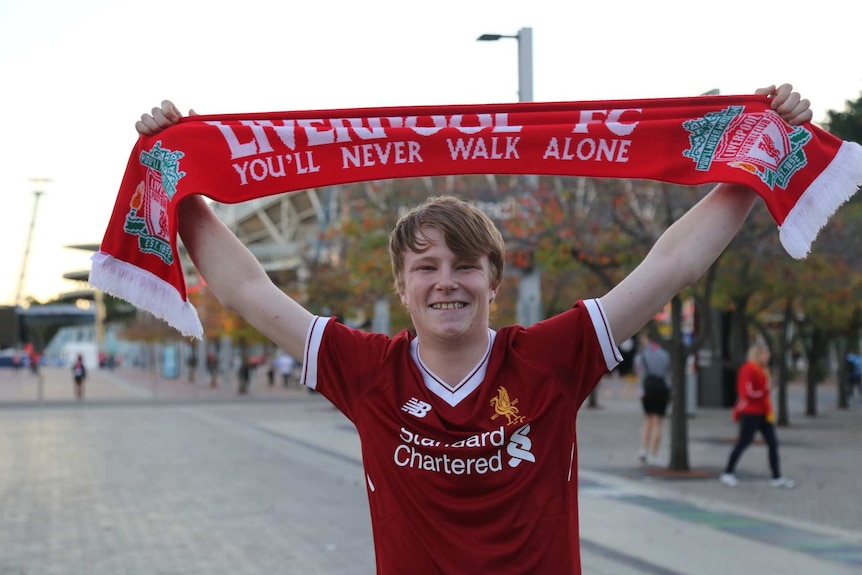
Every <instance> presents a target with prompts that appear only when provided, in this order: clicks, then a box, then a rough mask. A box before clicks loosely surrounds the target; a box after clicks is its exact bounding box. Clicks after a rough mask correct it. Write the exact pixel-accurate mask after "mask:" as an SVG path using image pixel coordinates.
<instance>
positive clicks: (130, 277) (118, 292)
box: [90, 251, 204, 339]
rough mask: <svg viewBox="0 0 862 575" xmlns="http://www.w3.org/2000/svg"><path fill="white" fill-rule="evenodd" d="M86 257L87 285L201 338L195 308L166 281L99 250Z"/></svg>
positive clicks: (183, 332)
mask: <svg viewBox="0 0 862 575" xmlns="http://www.w3.org/2000/svg"><path fill="white" fill-rule="evenodd" d="M90 259H91V260H92V261H93V265H92V267H91V269H90V285H91V286H93V287H94V288H96V289H100V290H102V291H104V292H107V293H110V294H111V295H114V296H117V297H119V298H122V299H124V300H126V301H128V302H129V303H131V304H132V305H134V306H135V307H138V308H141V309H144V310H146V311H148V312H150V313H151V314H153V315H154V316H156V317H158V318H161V319H163V320H165V321H166V322H168V324H169V325H170V326H171V327H173V328H175V329H177V330H179V331H180V332H181V333H182V334H183V335H185V336H189V337H194V338H197V339H202V338H203V333H204V330H203V326H202V325H201V320H200V318H199V317H198V312H197V310H196V309H195V307H194V306H193V305H192V304H191V303H189V302H187V301H184V300H183V298H182V297H180V294H179V292H178V291H177V290H176V288H174V286H172V285H171V284H170V283H169V282H166V281H164V280H162V279H161V278H159V277H158V276H156V275H155V274H153V273H150V272H148V271H146V270H142V269H141V268H139V267H136V266H133V265H132V264H129V263H126V262H124V261H122V260H118V259H117V258H115V257H113V256H112V255H110V254H107V253H105V252H102V251H99V252H96V253H95V254H93V255H92V256H91V257H90Z"/></svg>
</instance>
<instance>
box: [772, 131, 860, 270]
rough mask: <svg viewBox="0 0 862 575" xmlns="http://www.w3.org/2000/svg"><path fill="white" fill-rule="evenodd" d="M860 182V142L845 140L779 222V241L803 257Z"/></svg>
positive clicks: (787, 248) (855, 190) (789, 250)
mask: <svg viewBox="0 0 862 575" xmlns="http://www.w3.org/2000/svg"><path fill="white" fill-rule="evenodd" d="M860 185H862V146H860V145H859V144H857V143H855V142H844V143H843V144H842V145H841V148H840V149H839V150H838V153H837V154H836V155H835V157H834V158H833V159H832V161H831V162H830V163H829V166H827V167H826V169H825V170H823V171H822V172H821V173H820V175H819V176H817V178H816V179H815V180H814V181H813V182H812V183H811V185H810V186H809V187H808V189H807V190H805V192H804V193H803V194H802V196H801V197H800V198H799V201H797V202H796V205H794V206H793V208H792V209H791V210H790V212H789V213H788V214H787V217H786V218H784V223H783V224H782V225H781V226H779V234H778V236H779V239H780V240H781V245H782V246H784V249H785V250H786V251H787V253H788V254H790V255H791V256H792V257H794V258H796V259H803V258H804V257H805V256H807V255H808V253H809V252H810V251H811V244H812V243H813V242H814V240H815V239H816V238H817V234H819V233H820V230H821V229H823V226H825V225H826V223H827V222H828V221H829V218H831V217H832V214H834V213H835V211H836V210H837V209H838V208H839V207H841V205H842V204H844V203H845V202H846V201H847V200H849V199H850V198H851V197H853V194H855V193H856V192H857V191H858V189H859V186H860Z"/></svg>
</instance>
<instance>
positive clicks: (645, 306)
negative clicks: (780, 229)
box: [602, 84, 812, 344]
mask: <svg viewBox="0 0 862 575" xmlns="http://www.w3.org/2000/svg"><path fill="white" fill-rule="evenodd" d="M757 93H758V94H765V95H767V96H769V97H770V98H771V99H772V109H773V110H775V111H776V112H777V113H778V114H779V115H780V116H781V117H782V118H783V119H784V120H785V121H786V122H788V123H789V124H794V125H796V124H802V123H805V122H807V121H810V120H811V118H812V112H811V110H810V103H809V102H808V100H804V99H802V98H801V97H800V96H799V94H798V93H797V92H794V91H793V87H792V86H791V85H790V84H783V85H781V86H780V87H778V88H776V87H775V86H770V87H768V88H761V89H759V90H757ZM757 197H758V196H757V194H756V192H754V191H753V190H751V189H750V188H748V187H746V186H742V185H731V184H719V185H718V186H716V187H715V188H714V189H713V190H712V191H711V192H710V193H709V194H708V195H707V196H706V197H704V198H703V199H702V200H701V201H700V202H698V203H697V204H696V205H695V206H694V207H693V208H691V209H690V210H689V211H688V212H686V214H685V215H683V216H682V217H681V218H680V219H679V220H677V221H676V222H674V223H673V225H671V226H670V227H669V228H668V229H667V230H666V231H665V232H664V234H662V236H661V237H660V238H659V239H658V241H657V242H656V243H655V245H654V246H653V247H652V249H651V250H650V252H649V253H648V254H647V256H646V258H644V260H643V261H642V262H641V263H640V265H638V267H637V268H635V269H634V271H632V273H631V274H629V275H628V277H626V278H625V279H623V281H621V282H620V283H619V284H618V285H617V286H616V287H614V288H613V289H612V290H611V291H610V292H608V293H607V294H606V295H605V296H604V297H602V305H603V307H604V309H605V312H606V313H607V316H608V321H609V323H610V326H611V329H612V330H613V334H614V338H615V339H616V343H617V344H620V343H622V342H624V341H625V340H627V339H628V338H630V337H632V336H633V335H634V334H635V333H637V331H638V330H640V329H641V328H642V327H643V326H644V325H645V324H646V323H647V322H648V321H649V320H650V318H652V317H653V316H655V314H656V313H658V312H659V311H660V310H661V309H662V308H663V307H664V306H665V304H667V302H669V301H670V300H671V298H673V296H675V295H676V294H678V293H679V292H680V291H682V290H683V289H685V288H686V287H688V286H689V285H691V284H693V283H694V282H696V281H697V280H698V278H700V277H701V276H702V275H703V274H704V273H705V272H706V270H707V269H709V266H711V265H712V264H713V262H715V260H716V259H718V256H719V255H721V252H723V251H724V249H725V248H726V247H727V246H728V244H729V243H730V241H731V240H732V239H733V237H734V236H735V235H736V233H737V232H738V231H739V229H740V228H741V227H742V224H743V222H744V221H745V219H746V217H748V213H749V212H750V211H751V208H752V206H754V202H755V201H756V200H757Z"/></svg>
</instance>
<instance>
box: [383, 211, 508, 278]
mask: <svg viewBox="0 0 862 575" xmlns="http://www.w3.org/2000/svg"><path fill="white" fill-rule="evenodd" d="M425 227H429V228H434V229H436V230H438V231H439V232H440V233H441V234H442V235H443V239H444V240H445V241H446V246H447V247H448V248H449V249H450V250H452V253H454V254H455V255H456V256H458V257H459V258H464V259H470V260H473V259H479V258H481V257H482V256H488V264H489V266H490V272H491V277H490V280H491V287H493V288H496V287H498V286H499V285H500V282H501V281H502V280H503V268H504V266H505V261H506V247H505V244H504V242H503V236H502V234H500V230H499V229H497V226H495V225H494V222H492V221H491V218H489V217H488V216H487V215H486V214H485V213H484V212H482V211H481V210H479V209H478V208H476V207H474V206H471V205H470V204H468V203H467V202H465V201H463V200H459V199H458V198H455V197H453V196H433V197H430V198H428V199H427V200H425V201H424V202H423V203H422V204H420V205H418V206H416V207H415V208H413V209H412V210H410V211H409V212H408V213H407V214H405V215H404V216H402V217H401V218H399V219H398V222H397V223H396V224H395V228H394V229H393V230H392V233H391V234H389V257H390V258H391V260H392V275H393V276H394V280H395V289H396V290H398V291H400V290H401V289H402V288H403V287H404V253H405V252H406V251H408V250H409V251H411V252H414V253H422V252H424V251H425V250H427V249H428V236H427V235H426V234H425V233H424V232H423V228H425Z"/></svg>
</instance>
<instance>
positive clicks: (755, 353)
mask: <svg viewBox="0 0 862 575" xmlns="http://www.w3.org/2000/svg"><path fill="white" fill-rule="evenodd" d="M763 352H767V353H769V346H767V345H766V344H765V343H764V342H762V341H758V342H757V343H753V344H751V345H750V346H748V353H747V354H746V359H747V360H748V361H753V362H755V363H757V364H760V363H761V362H760V358H761V356H762V354H763Z"/></svg>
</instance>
